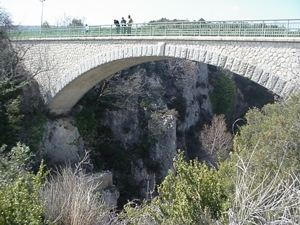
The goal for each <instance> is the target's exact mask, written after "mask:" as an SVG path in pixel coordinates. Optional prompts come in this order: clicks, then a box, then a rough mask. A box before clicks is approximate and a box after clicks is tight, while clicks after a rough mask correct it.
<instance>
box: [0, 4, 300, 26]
mask: <svg viewBox="0 0 300 225" xmlns="http://www.w3.org/2000/svg"><path fill="white" fill-rule="evenodd" d="M42 5H43V21H47V22H48V23H49V24H50V25H57V23H58V21H60V20H62V19H63V18H64V15H66V16H69V17H71V18H76V19H84V21H85V23H87V24H89V25H102V24H112V23H113V20H114V19H118V20H121V17H122V16H124V17H125V18H127V16H128V15H131V17H132V18H133V20H134V22H135V23H144V22H149V21H151V20H159V19H161V18H167V19H170V20H173V19H188V20H189V21H194V20H199V19H200V18H203V19H205V20H207V21H208V20H210V21H212V20H266V19H271V20H273V19H300V0H148V1H145V0H45V2H44V3H42V2H41V1H40V0H0V7H2V8H4V9H6V11H7V12H8V13H10V14H11V16H12V19H13V21H14V24H16V25H17V24H18V25H40V24H41V18H42Z"/></svg>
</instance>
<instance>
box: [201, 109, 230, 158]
mask: <svg viewBox="0 0 300 225" xmlns="http://www.w3.org/2000/svg"><path fill="white" fill-rule="evenodd" d="M200 142H201V143H202V145H203V147H204V149H205V152H206V154H208V155H216V154H217V153H219V154H220V156H221V157H222V158H223V159H224V158H225V157H226V156H227V155H228V153H229V152H230V151H231V150H232V144H233V136H232V134H231V133H230V132H229V131H228V130H227V126H226V123H225V116H224V115H223V114H222V115H215V116H214V117H213V119H212V121H211V125H208V124H205V125H204V127H203V129H202V131H201V134H200Z"/></svg>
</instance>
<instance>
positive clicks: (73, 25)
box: [68, 19, 83, 27]
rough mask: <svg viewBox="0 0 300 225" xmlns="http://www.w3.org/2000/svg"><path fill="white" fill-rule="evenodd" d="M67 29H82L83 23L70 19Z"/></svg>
mask: <svg viewBox="0 0 300 225" xmlns="http://www.w3.org/2000/svg"><path fill="white" fill-rule="evenodd" d="M68 26H69V27H83V21H82V20H81V19H72V22H71V23H70V24H69V25H68Z"/></svg>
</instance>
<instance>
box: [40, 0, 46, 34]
mask: <svg viewBox="0 0 300 225" xmlns="http://www.w3.org/2000/svg"><path fill="white" fill-rule="evenodd" d="M44 1H45V0H40V2H42V13H41V28H40V33H42V26H43V11H44Z"/></svg>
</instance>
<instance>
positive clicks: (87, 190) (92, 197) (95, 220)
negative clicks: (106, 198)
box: [41, 167, 117, 225]
mask: <svg viewBox="0 0 300 225" xmlns="http://www.w3.org/2000/svg"><path fill="white" fill-rule="evenodd" d="M99 185H100V184H99V183H95V182H93V180H91V178H90V177H89V178H88V177H87V175H86V174H84V173H83V172H82V171H81V170H78V169H75V170H73V169H71V167H65V168H61V169H60V170H59V172H57V173H56V174H55V175H52V176H51V177H50V178H49V180H48V182H47V184H46V186H45V188H44V189H43V191H42V193H41V197H42V200H43V201H45V203H46V204H45V211H44V216H45V218H46V219H48V220H49V221H50V222H51V223H55V224H63V225H94V224H97V225H98V224H115V222H116V221H117V217H116V216H115V215H114V214H113V213H112V212H111V210H110V209H109V208H108V207H106V206H105V204H104V203H103V201H102V199H101V196H100V195H99V193H96V192H95V191H96V190H97V189H98V187H99Z"/></svg>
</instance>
